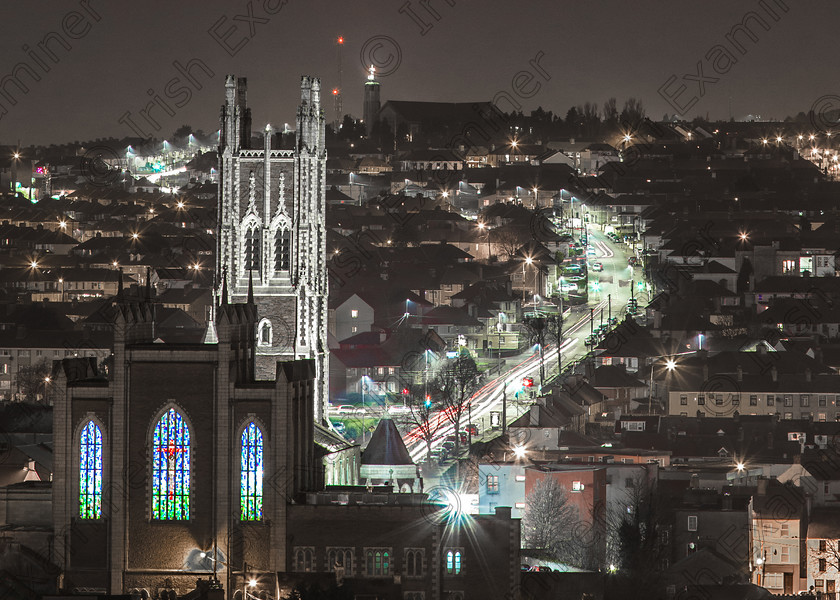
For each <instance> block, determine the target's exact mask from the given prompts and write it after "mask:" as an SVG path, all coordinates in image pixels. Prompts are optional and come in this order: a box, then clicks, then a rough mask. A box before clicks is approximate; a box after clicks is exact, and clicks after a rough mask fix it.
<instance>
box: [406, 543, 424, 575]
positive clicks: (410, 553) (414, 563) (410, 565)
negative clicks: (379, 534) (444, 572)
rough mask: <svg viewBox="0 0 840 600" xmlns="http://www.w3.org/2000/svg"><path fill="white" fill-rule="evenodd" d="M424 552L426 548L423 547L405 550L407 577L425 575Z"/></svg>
mask: <svg viewBox="0 0 840 600" xmlns="http://www.w3.org/2000/svg"><path fill="white" fill-rule="evenodd" d="M423 554H424V550H423V549H422V548H413V549H412V548H409V549H407V550H406V551H405V560H404V561H403V573H405V576H406V577H422V576H423Z"/></svg>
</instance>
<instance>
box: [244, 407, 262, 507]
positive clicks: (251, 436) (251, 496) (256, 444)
mask: <svg viewBox="0 0 840 600" xmlns="http://www.w3.org/2000/svg"><path fill="white" fill-rule="evenodd" d="M241 443H242V447H241V473H240V477H241V480H240V491H239V493H240V504H241V506H242V520H243V521H259V520H261V519H262V508H263V437H262V431H261V430H260V428H259V427H257V425H256V423H254V422H253V421H251V422H250V423H248V426H247V427H245V429H244V430H243V431H242V440H241Z"/></svg>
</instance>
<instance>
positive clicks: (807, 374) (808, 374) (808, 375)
mask: <svg viewBox="0 0 840 600" xmlns="http://www.w3.org/2000/svg"><path fill="white" fill-rule="evenodd" d="M805 381H807V382H809V383H810V382H811V369H805Z"/></svg>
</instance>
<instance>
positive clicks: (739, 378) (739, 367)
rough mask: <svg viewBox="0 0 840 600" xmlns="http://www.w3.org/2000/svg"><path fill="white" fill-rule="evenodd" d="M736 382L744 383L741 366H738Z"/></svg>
mask: <svg viewBox="0 0 840 600" xmlns="http://www.w3.org/2000/svg"><path fill="white" fill-rule="evenodd" d="M737 378H738V381H744V369H743V367H741V365H738V377H737Z"/></svg>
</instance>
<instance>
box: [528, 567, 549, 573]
mask: <svg viewBox="0 0 840 600" xmlns="http://www.w3.org/2000/svg"><path fill="white" fill-rule="evenodd" d="M529 571H530V572H531V573H552V572H553V571H554V569H552V568H551V567H546V566H545V565H534V566H533V567H531V568H530V569H529Z"/></svg>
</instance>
